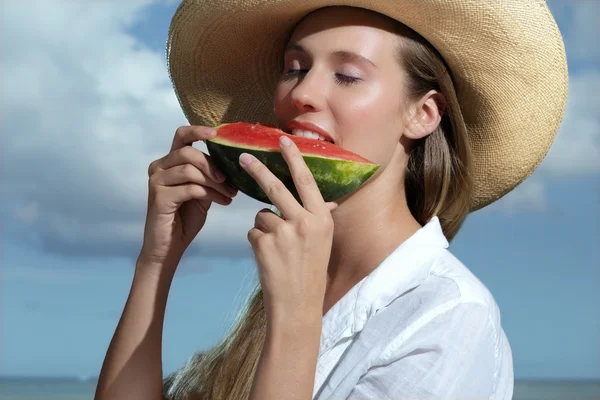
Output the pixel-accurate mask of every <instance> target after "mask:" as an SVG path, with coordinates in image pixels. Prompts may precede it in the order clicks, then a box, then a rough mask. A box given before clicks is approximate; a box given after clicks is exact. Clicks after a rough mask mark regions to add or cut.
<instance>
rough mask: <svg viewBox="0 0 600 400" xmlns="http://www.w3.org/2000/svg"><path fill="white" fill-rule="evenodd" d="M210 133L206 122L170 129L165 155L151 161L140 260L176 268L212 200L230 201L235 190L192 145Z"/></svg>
mask: <svg viewBox="0 0 600 400" xmlns="http://www.w3.org/2000/svg"><path fill="white" fill-rule="evenodd" d="M215 134H216V133H215V131H214V130H213V129H212V128H210V127H205V126H182V127H180V128H179V129H177V131H176V132H175V137H174V139H173V145H172V146H171V151H170V152H169V154H167V155H166V156H164V157H162V158H160V159H158V160H155V161H153V162H152V163H151V164H150V167H149V168H148V176H149V184H148V212H147V215H146V226H145V229H144V244H143V246H142V251H141V253H140V260H142V261H143V263H150V264H160V265H164V264H165V263H168V264H169V265H171V266H172V267H173V268H176V266H177V264H178V262H179V260H180V258H181V256H182V255H183V253H184V252H185V250H186V249H187V247H188V246H189V245H190V243H191V242H192V240H194V238H195V237H196V235H197V234H198V232H200V229H202V227H203V226H204V223H205V222H206V215H207V212H208V209H209V208H210V206H211V204H212V203H213V202H215V203H218V204H221V205H229V204H231V201H232V198H233V197H234V196H235V195H236V194H237V189H235V188H234V187H232V186H231V185H229V184H228V183H226V182H225V176H224V175H223V173H222V172H221V171H219V170H217V168H216V167H215V165H214V164H213V162H212V160H211V158H210V156H209V155H207V154H204V153H203V152H201V151H200V150H198V149H195V148H194V147H192V146H191V145H192V143H193V142H196V141H198V140H206V139H210V138H212V137H214V136H215ZM173 272H174V271H173Z"/></svg>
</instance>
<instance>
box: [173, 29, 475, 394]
mask: <svg viewBox="0 0 600 400" xmlns="http://www.w3.org/2000/svg"><path fill="white" fill-rule="evenodd" d="M394 23H395V24H396V26H397V27H398V34H399V38H400V40H399V44H398V46H397V57H398V61H399V63H400V65H401V66H402V67H403V69H404V71H405V73H406V75H407V78H408V79H407V96H408V98H407V99H408V100H411V99H412V100H414V99H417V98H419V97H420V96H422V95H424V94H425V93H427V92H429V90H431V89H434V90H437V91H438V92H440V93H441V94H442V95H443V97H444V99H445V103H444V104H440V107H441V108H442V109H443V110H444V113H443V116H442V120H441V123H440V125H439V126H438V128H437V129H436V130H435V131H434V132H433V133H431V134H430V135H428V136H427V137H425V138H423V139H420V140H418V141H417V142H415V143H414V144H413V147H412V150H411V151H410V153H409V160H408V167H407V171H406V174H405V175H406V176H405V188H406V190H405V192H406V197H407V204H408V207H409V209H410V211H411V213H412V215H413V216H414V217H415V219H416V220H417V221H418V222H419V223H420V224H422V225H424V224H425V223H427V222H428V221H429V220H430V219H431V218H432V217H433V216H437V217H438V218H439V219H440V223H441V225H442V229H443V231H444V234H445V236H446V237H447V238H448V240H451V239H452V237H454V235H455V234H456V232H457V231H458V229H459V228H460V226H461V224H462V222H463V220H464V218H465V217H466V215H467V213H468V211H469V200H470V196H471V180H470V176H469V167H470V162H471V161H470V160H471V154H470V151H469V143H468V137H467V132H466V126H465V123H464V121H463V117H462V114H461V110H460V106H459V104H458V100H457V97H456V93H455V90H454V85H453V83H452V78H451V76H450V72H449V70H448V68H447V67H446V65H445V63H444V60H443V59H442V57H441V56H440V55H439V53H438V52H437V51H436V50H435V49H434V48H433V47H432V46H431V45H430V44H429V43H428V42H427V41H426V40H425V39H423V38H422V37H421V36H420V35H418V34H417V33H415V32H414V31H412V30H411V29H409V28H407V27H406V26H404V25H402V24H400V23H399V22H397V21H394ZM266 324H267V321H266V312H265V308H264V303H263V292H262V289H261V287H260V283H258V284H257V286H256V287H255V288H254V290H253V292H252V293H251V294H250V297H249V300H248V302H247V304H246V306H245V308H244V309H242V311H241V313H240V315H239V317H238V319H237V320H236V322H235V323H234V325H233V327H232V329H231V330H230V332H229V333H228V334H227V336H226V337H225V338H224V339H223V341H222V342H221V343H219V344H218V345H216V346H214V347H212V348H211V349H209V350H208V351H206V352H203V353H198V354H196V355H194V356H193V357H192V358H191V359H190V360H189V361H188V362H187V364H186V365H185V366H184V367H183V368H182V369H180V370H178V371H176V372H174V373H172V374H171V375H169V376H168V377H167V378H166V379H165V382H164V397H165V399H167V400H246V399H248V397H249V396H250V390H251V387H252V382H253V379H254V374H255V371H256V368H257V365H258V361H259V358H260V354H261V352H262V347H263V343H264V340H265V336H266Z"/></svg>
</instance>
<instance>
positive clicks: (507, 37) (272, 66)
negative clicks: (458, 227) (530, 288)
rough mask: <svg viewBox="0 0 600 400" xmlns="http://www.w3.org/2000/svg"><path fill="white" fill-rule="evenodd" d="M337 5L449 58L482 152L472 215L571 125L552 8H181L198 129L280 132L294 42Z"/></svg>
mask: <svg viewBox="0 0 600 400" xmlns="http://www.w3.org/2000/svg"><path fill="white" fill-rule="evenodd" d="M335 5H346V6H354V7H360V8H365V9H370V10H373V11H376V12H379V13H381V14H384V15H387V16H389V17H392V18H394V19H396V20H398V21H400V22H402V23H403V24H405V25H407V26H408V27H410V28H412V29H413V30H415V31H416V32H418V33H419V34H421V35H422V36H423V37H424V38H425V39H427V40H428V41H429V42H430V43H431V44H432V45H433V46H434V47H435V48H436V49H437V50H438V51H439V52H440V54H441V55H442V56H443V57H444V59H445V61H446V62H447V64H448V66H449V67H450V69H451V71H452V74H453V76H454V83H455V88H456V91H457V94H458V100H459V102H460V104H461V108H462V111H463V115H464V118H465V122H466V125H467V131H468V133H469V136H470V138H471V144H472V148H473V178H474V185H475V186H474V194H473V199H472V202H471V210H472V211H474V210H477V209H479V208H481V207H484V206H486V205H488V204H490V203H491V202H493V201H495V200H497V199H499V198H500V197H502V196H504V195H505V194H506V193H508V192H509V191H511V190H512V189H513V188H514V187H515V186H517V185H518V184H519V183H521V182H522V181H523V180H524V179H525V178H526V177H528V176H529V175H530V174H531V173H532V172H533V170H534V169H535V168H536V167H537V166H538V165H539V163H540V162H541V161H542V159H543V158H544V157H545V155H546V153H547V152H548V150H549V148H550V145H551V144H552V142H553V140H554V137H555V136H556V132H557V131H558V128H559V125H560V122H561V120H562V116H563V113H564V109H565V104H566V97H567V78H568V76H567V64H566V56H565V50H564V44H563V40H562V37H561V34H560V32H559V30H558V27H557V26H556V23H555V21H554V18H553V17H552V15H551V14H550V11H549V10H548V7H547V6H546V3H545V1H544V0H502V1H500V2H498V1H490V0H346V1H339V0H236V1H227V0H203V1H199V0H183V1H182V3H181V4H180V6H179V8H178V9H177V11H176V13H175V15H174V16H173V19H172V21H171V26H170V29H169V36H168V41H167V63H168V68H169V74H170V77H171V80H172V82H173V85H174V89H175V92H176V94H177V97H178V99H179V102H180V104H181V107H182V109H183V112H184V114H185V116H186V118H187V119H188V121H189V123H190V124H192V125H207V126H215V125H218V124H220V123H222V122H236V121H248V122H262V123H270V124H275V117H274V115H273V95H274V90H275V86H276V83H277V81H278V78H279V68H280V62H281V58H282V51H283V48H284V45H285V40H286V39H287V37H288V35H289V33H290V32H291V29H293V27H294V25H295V24H296V23H297V22H298V21H299V20H300V19H301V18H302V17H303V16H304V15H306V14H307V13H309V12H311V11H313V10H316V9H318V8H322V7H326V6H335Z"/></svg>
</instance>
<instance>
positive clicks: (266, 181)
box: [240, 136, 337, 323]
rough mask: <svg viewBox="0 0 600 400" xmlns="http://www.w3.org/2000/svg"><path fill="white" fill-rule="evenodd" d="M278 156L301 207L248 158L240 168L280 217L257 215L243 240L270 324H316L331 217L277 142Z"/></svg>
mask: <svg viewBox="0 0 600 400" xmlns="http://www.w3.org/2000/svg"><path fill="white" fill-rule="evenodd" d="M280 146H281V152H282V154H283V157H284V159H285V161H286V163H287V164H288V166H289V169H290V172H291V175H292V178H293V180H294V185H295V186H296V189H297V191H298V194H299V196H300V199H301V200H302V203H303V205H304V207H303V206H302V205H301V204H300V203H299V202H298V201H297V200H296V199H295V198H294V196H293V195H292V193H291V192H290V191H289V190H288V189H287V188H286V187H285V185H284V184H283V183H282V182H281V181H280V180H279V179H278V178H277V177H276V176H275V175H274V174H273V173H272V172H271V171H269V169H268V168H267V167H266V166H265V165H264V164H263V163H261V162H260V161H259V160H257V159H256V158H255V157H253V156H251V155H249V154H242V156H241V157H240V164H241V165H242V167H243V168H244V169H245V170H246V171H247V172H248V173H249V174H250V175H251V176H252V177H253V178H254V179H255V180H256V182H257V183H258V184H259V185H260V187H261V188H262V189H263V191H264V192H265V193H266V194H267V196H268V197H269V199H270V200H271V202H272V203H273V205H274V206H275V207H277V209H278V210H279V211H280V212H281V214H282V215H283V218H281V217H279V216H278V215H276V214H275V213H274V212H272V211H271V210H269V209H263V210H261V211H259V212H258V214H257V215H256V220H255V223H254V227H253V228H252V229H251V230H250V231H249V232H248V240H249V241H250V244H251V245H252V249H253V250H254V255H255V257H256V262H257V265H258V270H259V271H258V272H259V278H260V282H261V285H262V289H263V296H264V302H265V309H266V312H267V317H268V319H269V320H270V321H273V318H275V319H276V320H280V319H281V318H285V319H286V321H290V320H293V321H298V320H300V322H301V323H303V322H306V319H310V320H311V321H313V320H314V319H315V318H317V320H318V321H320V320H321V318H322V310H323V302H324V296H325V290H326V287H327V268H328V265H329V257H330V254H331V245H332V240H333V219H332V217H331V211H332V210H333V209H334V208H335V207H337V204H336V203H333V202H330V203H326V202H325V201H324V200H323V197H322V195H321V192H320V191H319V188H318V187H317V184H316V182H315V179H314V177H313V175H312V173H311V172H310V169H309V168H308V166H307V165H306V163H305V162H304V159H303V158H302V154H301V153H300V151H299V150H298V147H297V146H296V145H295V143H294V142H293V141H292V140H290V139H289V138H287V137H285V136H282V137H281V140H280Z"/></svg>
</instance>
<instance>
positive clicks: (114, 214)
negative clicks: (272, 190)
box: [0, 0, 600, 379]
mask: <svg viewBox="0 0 600 400" xmlns="http://www.w3.org/2000/svg"><path fill="white" fill-rule="evenodd" d="M178 3H179V1H176V0H128V1H127V2H123V1H120V0H96V1H94V2H88V1H86V2H84V1H64V0H28V1H27V2H23V1H19V0H6V1H4V2H3V12H2V35H1V40H2V50H3V57H2V59H1V60H0V71H1V74H2V94H3V95H2V112H1V113H0V118H1V121H2V129H1V131H0V139H1V143H0V149H1V150H0V151H1V152H2V153H1V160H2V165H1V169H0V173H1V179H0V238H1V241H0V256H1V258H0V375H13V376H15V375H16V376H81V377H86V376H95V375H97V374H98V373H99V370H100V368H101V365H102V361H103V359H104V355H105V352H106V348H107V346H108V344H109V341H110V339H111V337H112V334H113V333H114V329H115V327H116V325H117V322H118V320H119V317H120V315H121V311H122V308H123V305H124V303H125V300H126V298H127V295H128V291H129V288H130V285H131V279H132V276H133V267H134V263H135V259H136V257H137V255H138V254H139V250H140V246H141V239H142V235H143V228H144V221H145V212H146V196H147V172H146V171H147V167H148V165H149V164H150V162H151V161H153V160H155V159H157V158H159V157H162V156H163V155H164V154H166V153H167V152H168V149H169V147H170V143H171V140H172V136H173V134H174V132H175V129H176V128H177V127H179V126H181V125H187V124H188V123H187V121H186V120H185V118H184V116H183V113H182V112H181V110H180V108H179V105H178V102H177V99H176V97H175V94H174V92H173V89H172V86H171V84H170V81H169V78H168V74H167V70H166V63H165V50H164V45H165V40H166V34H167V30H168V26H169V22H170V19H171V17H172V15H173V13H174V11H175V9H176V7H177V5H178ZM548 4H549V6H550V9H551V11H552V13H553V14H554V16H555V18H556V20H557V23H558V25H559V28H560V30H561V32H562V33H563V35H564V38H565V44H566V50H567V58H568V63H569V99H568V104H567V110H566V114H565V118H564V120H563V124H562V127H561V129H560V131H559V133H558V135H557V139H556V141H555V143H554V145H553V147H552V148H551V150H550V152H549V154H548V156H547V157H546V159H545V160H544V161H543V162H542V164H541V165H540V167H539V168H538V169H537V170H536V171H535V172H534V174H533V175H532V176H531V177H529V178H528V179H527V180H525V181H524V183H523V184H521V185H520V186H519V187H517V188H516V189H515V190H514V191H513V192H511V193H509V194H508V195H507V196H505V197H504V198H502V199H501V200H499V201H498V202H496V203H494V204H492V205H491V206H489V207H486V208H484V209H482V210H480V211H477V212H475V213H473V214H471V215H470V216H469V217H468V218H467V221H466V223H465V225H464V226H463V228H462V230H461V231H460V233H459V234H458V236H457V237H456V239H455V240H454V241H453V243H452V245H451V247H450V250H451V251H452V252H453V253H454V254H455V255H457V256H458V258H459V259H461V261H462V262H463V263H464V264H465V265H466V266H467V267H468V268H469V269H471V270H472V271H473V272H474V273H475V274H476V275H477V276H478V277H479V278H480V279H481V281H482V282H483V283H484V284H485V285H486V286H487V287H488V288H489V289H490V291H491V292H492V294H493V296H494V298H495V299H496V301H497V303H498V305H499V307H500V310H501V315H502V325H503V328H504V330H505V331H506V334H507V336H508V338H509V341H510V344H511V346H512V351H513V358H514V365H515V375H516V378H521V379H523V378H573V379H576V378H594V379H600V357H599V355H600V341H599V340H598V338H599V337H600V313H598V312H597V308H598V304H600V290H599V289H600V268H599V266H600V265H598V264H599V263H598V260H599V259H600V250H599V249H600V246H599V244H600V228H599V226H600V224H599V222H600V218H599V217H600V215H599V214H600V207H599V204H600V201H599V200H600V180H599V179H598V178H599V175H600V94H599V93H600V47H599V46H598V43H597V41H598V38H600V25H598V24H597V21H598V18H600V2H598V1H595V0H590V1H586V0H571V1H569V0H552V1H549V2H548ZM523 134H524V135H526V134H527V132H523ZM195 147H197V148H199V149H201V150H203V149H205V147H203V146H202V145H195ZM263 207H264V205H263V204H261V203H258V202H256V201H254V200H251V199H249V198H248V197H246V196H244V195H239V196H237V197H236V199H235V200H234V203H233V205H231V206H229V207H228V208H226V207H221V206H218V205H215V206H214V208H212V209H211V213H210V216H209V220H208V223H207V225H206V226H205V228H204V229H203V231H202V232H201V233H200V235H199V236H198V237H197V239H196V240H195V241H194V243H192V245H191V247H190V248H189V249H188V251H187V252H186V255H185V257H184V259H183V260H182V262H181V264H180V266H179V269H178V271H177V274H176V276H175V279H174V282H173V286H172V289H171V292H170V297H169V303H168V305H167V314H166V317H165V328H164V338H163V341H164V345H163V353H164V356H163V361H164V366H163V370H164V372H165V373H168V372H170V371H173V370H174V369H176V368H177V367H179V366H181V365H182V363H183V362H185V360H186V359H187V358H188V357H190V356H191V355H192V354H193V353H194V352H196V351H200V350H203V349H206V348H207V347H209V346H211V345H212V344H215V343H217V341H218V340H219V339H220V338H221V337H222V335H224V334H225V332H226V329H227V327H228V326H229V324H230V323H231V322H232V321H233V319H234V318H235V316H236V315H237V311H238V310H239V308H240V307H241V305H242V304H243V303H244V301H245V300H246V299H247V296H248V294H249V291H250V290H251V288H252V287H253V285H254V283H255V282H256V280H257V277H256V267H255V264H254V261H253V258H252V251H251V248H250V245H249V244H248V243H247V240H246V232H247V231H248V229H250V228H251V227H252V225H253V220H254V215H255V213H256V212H257V211H258V210H260V209H261V208H263Z"/></svg>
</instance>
